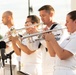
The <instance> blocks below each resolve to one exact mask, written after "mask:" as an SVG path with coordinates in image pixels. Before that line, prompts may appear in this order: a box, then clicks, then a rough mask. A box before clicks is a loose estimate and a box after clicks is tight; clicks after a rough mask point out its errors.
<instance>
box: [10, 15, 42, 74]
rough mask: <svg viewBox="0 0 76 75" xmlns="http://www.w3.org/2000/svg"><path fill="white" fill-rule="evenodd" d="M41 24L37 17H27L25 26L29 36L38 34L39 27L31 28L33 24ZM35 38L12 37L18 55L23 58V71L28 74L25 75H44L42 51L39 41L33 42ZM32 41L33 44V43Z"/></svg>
mask: <svg viewBox="0 0 76 75" xmlns="http://www.w3.org/2000/svg"><path fill="white" fill-rule="evenodd" d="M38 23H40V19H39V18H38V17H37V16H35V15H30V16H27V19H26V22H25V26H29V28H27V29H26V32H27V33H28V34H33V33H36V32H37V26H34V27H30V25H32V24H38ZM34 38H37V37H36V36H35V37H32V38H31V37H29V38H26V39H22V40H19V38H18V37H10V40H11V41H12V46H13V48H14V51H15V53H16V54H17V55H20V56H21V71H22V72H24V73H27V74H25V75H42V51H41V49H40V48H39V49H38V44H39V41H36V42H33V40H34ZM31 40H32V42H31Z"/></svg>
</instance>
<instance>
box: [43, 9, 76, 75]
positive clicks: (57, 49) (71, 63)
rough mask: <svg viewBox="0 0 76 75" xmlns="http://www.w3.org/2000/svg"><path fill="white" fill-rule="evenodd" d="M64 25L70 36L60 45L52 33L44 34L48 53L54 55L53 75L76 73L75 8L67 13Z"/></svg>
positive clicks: (75, 74)
mask: <svg viewBox="0 0 76 75" xmlns="http://www.w3.org/2000/svg"><path fill="white" fill-rule="evenodd" d="M65 25H66V27H67V30H68V32H69V33H70V37H68V38H67V39H65V40H64V41H63V42H62V44H61V45H59V44H58V43H57V41H56V39H55V36H54V35H53V34H52V33H49V34H48V33H46V34H45V35H44V38H45V40H46V43H47V47H48V50H49V53H50V55H54V56H55V57H56V62H55V67H54V75H76V45H75V43H76V10H74V11H71V12H69V13H68V14H67V16H66V24H65ZM51 47H52V48H51Z"/></svg>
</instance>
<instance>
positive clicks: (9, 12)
mask: <svg viewBox="0 0 76 75" xmlns="http://www.w3.org/2000/svg"><path fill="white" fill-rule="evenodd" d="M3 15H4V16H11V17H12V16H13V14H12V12H11V11H5V12H4V13H3Z"/></svg>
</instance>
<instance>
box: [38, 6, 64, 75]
mask: <svg viewBox="0 0 76 75" xmlns="http://www.w3.org/2000/svg"><path fill="white" fill-rule="evenodd" d="M38 11H39V14H40V17H41V20H42V22H43V23H44V24H45V25H46V27H45V28H44V30H49V29H50V30H54V29H61V28H62V26H61V25H60V24H58V23H57V22H55V21H54V20H53V17H54V14H55V10H54V8H53V7H52V6H51V5H44V6H42V7H40V8H39V10H38ZM53 34H54V35H58V36H56V40H57V42H58V43H61V41H62V35H63V30H59V31H55V32H53ZM41 45H43V46H45V47H46V43H45V41H44V40H43V41H41ZM52 56H53V55H52ZM54 63H55V58H54V57H50V55H49V52H48V51H47V49H46V50H43V75H53V71H54Z"/></svg>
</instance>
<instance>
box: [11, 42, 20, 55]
mask: <svg viewBox="0 0 76 75" xmlns="http://www.w3.org/2000/svg"><path fill="white" fill-rule="evenodd" d="M12 46H13V49H14V51H15V53H16V54H17V55H21V50H20V48H19V47H18V46H17V45H16V44H15V43H13V42H12Z"/></svg>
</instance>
